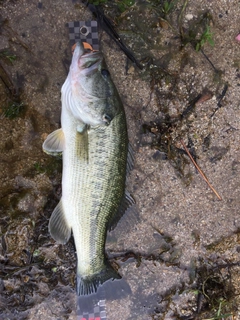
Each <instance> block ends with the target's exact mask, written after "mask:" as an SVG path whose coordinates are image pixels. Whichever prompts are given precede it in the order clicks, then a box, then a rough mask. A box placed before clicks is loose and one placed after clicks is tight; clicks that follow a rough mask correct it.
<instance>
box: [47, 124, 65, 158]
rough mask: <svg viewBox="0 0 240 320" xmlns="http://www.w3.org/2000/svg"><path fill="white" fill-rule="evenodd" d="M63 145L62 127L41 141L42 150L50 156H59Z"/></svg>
mask: <svg viewBox="0 0 240 320" xmlns="http://www.w3.org/2000/svg"><path fill="white" fill-rule="evenodd" d="M64 146H65V138H64V133H63V131H62V129H58V130H55V131H53V132H52V133H50V134H49V135H48V136H47V139H46V140H45V141H44V143H43V146H42V148H43V151H44V152H46V153H47V154H50V155H52V156H59V155H60V154H61V153H62V152H63V150H64Z"/></svg>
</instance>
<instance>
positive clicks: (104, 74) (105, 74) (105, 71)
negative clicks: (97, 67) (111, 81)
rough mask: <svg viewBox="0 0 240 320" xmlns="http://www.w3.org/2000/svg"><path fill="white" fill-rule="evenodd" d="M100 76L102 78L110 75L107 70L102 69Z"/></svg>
mask: <svg viewBox="0 0 240 320" xmlns="http://www.w3.org/2000/svg"><path fill="white" fill-rule="evenodd" d="M101 74H102V75H103V76H104V77H108V76H109V75H110V73H109V71H108V70H107V69H102V70H101Z"/></svg>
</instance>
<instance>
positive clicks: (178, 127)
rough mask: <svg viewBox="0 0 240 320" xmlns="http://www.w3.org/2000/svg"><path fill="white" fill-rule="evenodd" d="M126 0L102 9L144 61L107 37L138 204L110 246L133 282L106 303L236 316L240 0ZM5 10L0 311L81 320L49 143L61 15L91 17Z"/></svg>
mask: <svg viewBox="0 0 240 320" xmlns="http://www.w3.org/2000/svg"><path fill="white" fill-rule="evenodd" d="M132 3H133V2H131V1H108V2H106V1H105V3H104V4H103V8H104V10H105V13H106V15H107V16H108V17H110V18H111V19H112V20H113V21H114V23H115V24H116V27H117V30H118V32H119V34H120V35H121V37H122V38H123V40H124V42H125V43H126V44H127V45H128V46H129V47H130V48H131V50H132V52H134V54H135V55H136V57H137V59H138V60H139V61H141V63H142V65H143V66H144V68H143V70H139V69H138V68H137V67H135V66H133V65H132V64H131V62H129V61H128V62H127V59H126V56H125V55H124V53H123V52H122V51H120V49H119V48H118V47H117V45H116V44H115V43H114V42H113V41H112V40H111V39H110V38H109V37H108V36H107V35H106V34H103V36H102V40H101V47H102V51H103V52H104V55H105V57H106V61H107V64H108V68H109V70H110V72H111V75H112V77H113V79H114V82H115V84H116V86H117V88H118V90H119V93H120V96H121V98H122V101H123V103H124V106H125V110H126V114H127V121H128V128H129V139H130V141H131V144H132V146H133V149H134V153H135V164H134V169H133V170H132V172H131V174H130V176H129V178H128V189H129V190H130V191H131V193H132V194H133V195H134V198H135V200H136V208H134V210H129V212H128V213H127V214H126V215H125V217H124V219H123V221H121V222H120V223H119V225H118V226H117V228H116V229H115V230H114V231H113V232H112V233H111V234H109V237H108V241H107V245H106V250H107V254H108V256H109V259H110V261H111V263H113V264H114V265H115V266H116V265H119V266H120V270H119V271H120V273H121V274H122V275H123V277H124V278H125V279H126V280H127V282H128V283H129V285H130V286H131V290H132V295H131V296H129V297H127V298H125V299H121V300H117V301H108V302H107V314H108V319H122V320H125V319H126V320H130V319H166V320H167V319H220V318H227V319H240V307H239V303H240V301H239V291H240V288H239V252H240V238H239V234H240V231H239V230H240V215H239V192H240V182H239V173H240V161H239V159H240V149H239V145H240V135H239V130H240V124H239V118H240V108H239V107H240V98H239V86H240V54H239V50H240V43H239V42H238V40H237V39H236V37H237V35H238V34H239V32H240V29H239V21H240V2H239V1H238V0H231V1H228V0H219V1H213V0H200V1H194V0H189V1H186V0H179V1H170V0H169V1H160V0H159V1H154V0H153V1H151V0H149V1H143V0H141V1H140V0H139V1H136V3H135V4H133V5H131V4H132ZM0 7H1V16H0V32H1V41H0V92H1V94H0V102H1V103H0V122H1V125H0V136H1V139H0V148H1V153H0V179H1V184H0V235H1V238H0V239H1V240H0V266H1V268H0V319H3V320H6V319H11V320H12V319H17V320H20V319H32V320H35V319H38V320H39V319H44V320H47V319H76V305H75V303H76V301H75V300H76V295H75V268H76V258H75V249H74V244H73V239H71V241H70V242H69V243H68V244H67V245H65V246H61V245H57V244H56V243H55V242H54V240H53V239H51V237H50V235H49V234H48V230H47V225H48V219H49V217H50V214H51V212H52V210H53V209H54V207H55V206H56V204H57V203H58V201H59V199H60V197H61V160H60V159H55V158H51V157H49V156H47V155H45V154H44V153H43V152H42V148H41V145H42V142H43V141H44V138H45V137H46V136H47V134H48V133H50V132H52V131H53V130H54V129H56V128H58V127H59V126H60V122H59V120H60V110H61V103H60V89H61V86H62V84H63V82H64V81H65V78H66V75H67V72H68V67H69V64H70V61H71V48H70V45H69V39H68V28H67V27H66V23H67V22H69V21H79V20H88V19H92V14H91V13H90V12H89V11H88V10H87V9H86V8H85V6H83V5H82V4H81V3H80V2H77V1H76V2H71V1H70V0H69V1H67V0H63V1H56V0H52V1H44V0H42V1H39V2H37V1H30V0H19V1H14V0H2V1H0ZM182 142H183V143H184V144H185V145H186V146H187V148H188V149H189V150H190V151H191V153H192V155H193V156H194V157H195V159H196V161H197V163H198V165H199V166H200V168H201V169H202V170H203V172H204V173H205V175H206V176H207V177H208V179H209V181H210V183H211V184H212V185H213V186H214V188H215V189H216V191H217V192H218V193H219V195H220V196H221V198H222V200H219V199H218V198H217V196H216V195H215V194H214V193H213V192H212V191H211V189H210V188H209V187H208V186H207V184H206V182H205V181H204V180H203V179H202V178H201V176H200V174H199V173H198V171H197V170H196V168H195V167H194V166H193V164H192V161H191V160H190V159H189V157H188V156H187V154H186V153H185V152H184V145H183V143H182ZM133 211H135V212H137V213H138V216H139V217H138V221H136V219H135V218H134V212H133ZM126 235H127V236H126Z"/></svg>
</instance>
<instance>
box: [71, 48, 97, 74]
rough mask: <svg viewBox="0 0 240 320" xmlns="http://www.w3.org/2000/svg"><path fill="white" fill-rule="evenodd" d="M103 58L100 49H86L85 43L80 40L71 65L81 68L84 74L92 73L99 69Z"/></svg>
mask: <svg viewBox="0 0 240 320" xmlns="http://www.w3.org/2000/svg"><path fill="white" fill-rule="evenodd" d="M102 60H103V56H102V54H101V53H100V52H99V51H91V50H89V49H85V48H84V46H83V44H82V43H81V42H78V43H77V44H76V47H75V50H74V52H73V58H72V65H71V67H72V68H79V71H80V73H81V74H82V75H91V74H92V73H94V72H95V71H96V70H97V69H98V67H99V65H100V64H101V63H102ZM75 70H76V69H75Z"/></svg>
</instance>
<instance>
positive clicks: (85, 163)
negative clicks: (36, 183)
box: [43, 43, 134, 295]
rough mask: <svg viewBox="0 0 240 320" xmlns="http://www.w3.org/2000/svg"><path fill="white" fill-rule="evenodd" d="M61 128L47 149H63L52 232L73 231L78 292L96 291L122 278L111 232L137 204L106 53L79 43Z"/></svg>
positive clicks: (65, 235) (58, 236)
mask: <svg viewBox="0 0 240 320" xmlns="http://www.w3.org/2000/svg"><path fill="white" fill-rule="evenodd" d="M61 95H62V97H61V100H62V113H61V126H62V127H61V129H58V130H56V131H54V132H53V133H51V134H50V135H49V136H48V137H47V139H46V140H45V142H44V143H43V150H44V151H45V152H46V153H48V154H52V155H56V154H59V153H62V160H63V172H62V198H61V201H60V202H59V204H58V206H57V207H56V208H55V210H54V211H53V213H52V216H51V218H50V221H49V231H50V234H51V236H52V237H53V238H54V239H55V240H56V241H57V242H59V243H62V244H65V243H66V242H67V241H68V240H69V238H70V236H71V231H72V233H73V237H74V241H75V246H76V251H77V260H78V263H77V293H78V294H79V295H88V294H92V293H95V292H96V291H97V289H98V287H99V286H101V285H102V284H103V283H105V282H106V281H107V280H114V279H119V278H121V277H120V275H119V274H118V273H117V272H116V271H115V270H114V269H113V268H112V267H111V266H110V264H109V263H108V261H107V259H106V257H105V241H106V234H107V231H108V230H111V229H113V228H114V227H115V225H116V224H117V222H118V220H119V219H120V218H121V216H122V215H123V214H124V212H125V211H126V209H127V208H128V207H129V206H130V205H132V204H133V203H134V201H133V198H132V197H131V196H130V194H129V193H128V192H127V191H126V190H125V180H126V173H127V167H130V166H131V152H129V146H128V145H129V143H128V135H127V124H126V117H125V112H124V108H123V105H122V103H121V100H120V98H119V95H118V93H117V90H116V88H115V86H114V84H113V82H112V80H111V77H110V74H109V71H108V70H107V67H106V65H105V62H104V59H103V55H102V54H101V53H100V52H86V50H85V49H84V47H83V45H82V44H81V43H78V44H77V46H76V48H75V50H74V53H73V57H72V63H71V66H70V70H69V74H68V77H67V79H66V81H65V83H64V84H63V86H62V90H61Z"/></svg>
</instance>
